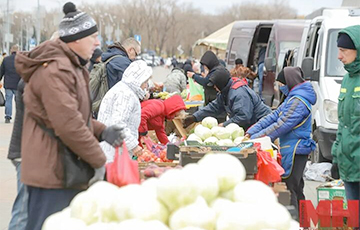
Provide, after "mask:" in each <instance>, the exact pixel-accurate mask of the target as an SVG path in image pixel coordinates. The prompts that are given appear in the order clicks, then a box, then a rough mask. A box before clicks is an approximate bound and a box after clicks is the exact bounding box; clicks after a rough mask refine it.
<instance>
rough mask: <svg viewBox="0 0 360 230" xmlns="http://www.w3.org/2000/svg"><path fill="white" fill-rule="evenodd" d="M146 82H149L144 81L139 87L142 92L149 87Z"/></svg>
mask: <svg viewBox="0 0 360 230" xmlns="http://www.w3.org/2000/svg"><path fill="white" fill-rule="evenodd" d="M148 82H149V80H146V81H145V82H144V83H142V84H141V85H140V88H141V89H142V90H145V89H147V88H148V87H149V84H148Z"/></svg>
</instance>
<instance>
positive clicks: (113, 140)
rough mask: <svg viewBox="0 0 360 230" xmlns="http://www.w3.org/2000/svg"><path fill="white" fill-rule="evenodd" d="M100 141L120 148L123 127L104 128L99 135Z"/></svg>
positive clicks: (122, 138) (123, 132) (123, 131)
mask: <svg viewBox="0 0 360 230" xmlns="http://www.w3.org/2000/svg"><path fill="white" fill-rule="evenodd" d="M101 139H102V140H104V141H106V142H107V143H109V144H110V145H112V146H113V147H114V148H115V147H120V146H121V145H122V143H123V141H124V139H125V130H124V126H120V125H112V126H109V127H106V128H105V130H104V131H103V132H102V134H101Z"/></svg>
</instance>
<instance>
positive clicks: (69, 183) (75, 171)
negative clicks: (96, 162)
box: [38, 123, 95, 189]
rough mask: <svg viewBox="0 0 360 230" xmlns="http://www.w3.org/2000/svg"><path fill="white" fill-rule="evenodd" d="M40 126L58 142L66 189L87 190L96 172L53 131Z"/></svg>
mask: <svg viewBox="0 0 360 230" xmlns="http://www.w3.org/2000/svg"><path fill="white" fill-rule="evenodd" d="M38 125H39V126H40V127H41V128H42V129H43V130H44V131H45V132H46V133H47V134H48V135H49V136H51V137H53V138H55V139H56V140H57V141H58V151H59V153H60V155H61V156H62V161H63V167H64V168H63V170H64V181H63V186H64V188H70V189H83V188H87V187H88V184H89V181H90V179H91V178H92V177H93V176H94V174H95V170H94V168H92V167H91V166H90V165H89V164H88V163H87V162H85V161H83V160H82V159H81V158H80V157H79V156H78V155H76V154H75V153H74V152H72V151H71V149H69V148H68V147H67V146H66V145H65V144H64V143H63V142H62V141H61V139H60V138H59V137H58V136H56V135H55V132H54V130H53V129H49V128H46V127H45V126H44V125H42V124H39V123H38Z"/></svg>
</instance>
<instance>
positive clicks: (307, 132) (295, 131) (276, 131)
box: [247, 67, 316, 178]
mask: <svg viewBox="0 0 360 230" xmlns="http://www.w3.org/2000/svg"><path fill="white" fill-rule="evenodd" d="M284 70H285V71H284V73H285V80H286V85H287V87H288V88H289V90H290V91H289V94H288V95H287V98H286V99H285V101H284V102H283V103H282V104H281V105H280V107H279V108H278V109H277V110H275V111H273V112H272V113H271V114H269V115H268V116H266V117H264V118H263V119H261V120H260V121H259V122H258V123H256V124H255V125H254V126H252V127H251V128H250V129H249V130H248V131H247V133H248V134H250V135H251V139H254V138H259V137H262V136H269V137H270V138H271V140H272V141H274V140H275V139H276V138H279V139H280V153H281V156H282V160H281V163H282V167H283V168H284V169H285V174H284V175H283V177H284V178H287V177H289V176H290V174H291V171H292V164H293V161H294V157H295V154H301V155H308V154H310V152H311V151H313V150H314V149H315V142H314V140H312V139H311V106H312V105H314V104H315V103H316V93H315V91H314V89H313V87H312V85H311V83H310V82H305V81H304V80H303V78H302V71H301V69H300V68H299V67H286V68H285V69H284ZM294 82H295V83H294Z"/></svg>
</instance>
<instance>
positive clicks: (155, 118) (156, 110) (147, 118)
mask: <svg viewBox="0 0 360 230" xmlns="http://www.w3.org/2000/svg"><path fill="white" fill-rule="evenodd" d="M185 109H186V107H185V103H184V101H183V99H182V98H181V96H180V95H174V96H172V97H170V98H168V99H166V100H164V101H162V100H158V99H151V100H146V101H143V102H141V123H140V126H139V134H140V135H139V138H140V137H141V136H146V135H147V132H148V130H155V133H156V136H157V138H158V139H159V141H160V142H161V143H162V144H164V145H165V144H167V143H168V142H169V139H168V137H167V135H166V132H165V118H166V119H167V120H172V119H174V118H175V117H176V116H177V115H178V114H180V112H181V111H183V110H185ZM139 143H140V141H139Z"/></svg>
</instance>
